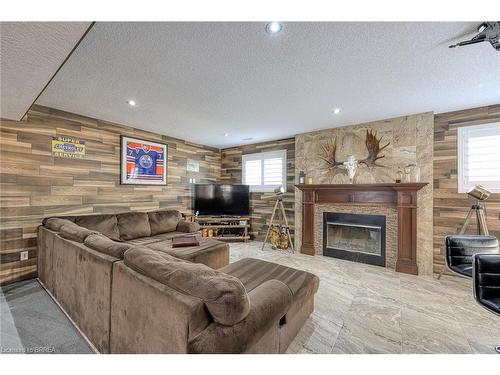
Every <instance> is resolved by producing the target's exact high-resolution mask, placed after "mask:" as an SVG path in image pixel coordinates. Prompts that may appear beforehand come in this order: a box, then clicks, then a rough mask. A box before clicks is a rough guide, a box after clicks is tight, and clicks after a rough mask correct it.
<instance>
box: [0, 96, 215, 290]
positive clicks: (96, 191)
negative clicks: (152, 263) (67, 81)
mask: <svg viewBox="0 0 500 375" xmlns="http://www.w3.org/2000/svg"><path fill="white" fill-rule="evenodd" d="M0 132H1V133H0V159H1V162H0V173H1V174H0V181H1V194H0V202H1V208H0V210H1V211H0V213H1V221H0V284H7V283H11V282H14V281H18V280H23V279H28V278H32V277H35V276H36V262H37V250H36V229H37V226H38V225H39V224H40V222H41V219H42V218H43V217H45V216H50V215H65V214H87V213H94V212H100V213H105V212H106V213H116V212H123V211H130V210H153V209H158V208H163V207H168V208H173V209H178V210H180V211H182V212H186V213H187V212H190V209H191V189H190V184H189V183H188V179H189V178H190V177H194V178H196V182H206V183H214V182H217V180H218V179H219V177H220V151H219V150H218V149H215V148H210V147H205V146H201V145H196V144H192V143H189V142H185V141H182V140H179V139H174V138H170V137H167V136H162V135H159V134H155V133H151V132H145V131H141V130H138V129H133V128H130V127H126V126H121V125H118V124H113V123H109V122H104V121H99V120H96V119H91V118H88V117H83V116H79V115H75V114H70V113H66V112H62V111H59V110H54V109H49V108H44V107H39V106H35V107H33V108H32V109H31V110H30V111H29V112H28V115H27V118H25V119H24V120H23V121H21V122H17V121H8V120H2V121H1V122H0ZM56 135H58V136H71V137H74V138H78V139H82V140H85V142H86V157H85V159H83V160H75V159H62V158H54V157H52V154H51V139H52V136H56ZM120 135H129V136H137V137H140V138H145V139H151V140H154V141H159V142H163V143H167V144H168V186H166V187H158V186H130V185H126V186H125V185H124V186H122V185H120V180H119V177H120ZM187 158H191V159H195V160H198V161H199V162H200V172H199V173H192V172H186V159H187ZM22 250H28V251H29V258H28V260H26V261H22V262H21V261H20V260H19V259H20V251H22Z"/></svg>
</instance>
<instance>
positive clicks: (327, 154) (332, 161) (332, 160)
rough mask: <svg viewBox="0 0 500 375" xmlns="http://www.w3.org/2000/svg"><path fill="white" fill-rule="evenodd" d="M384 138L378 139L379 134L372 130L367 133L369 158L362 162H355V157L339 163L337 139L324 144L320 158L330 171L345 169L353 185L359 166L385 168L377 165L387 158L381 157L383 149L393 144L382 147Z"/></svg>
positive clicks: (388, 143)
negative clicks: (338, 168) (381, 142)
mask: <svg viewBox="0 0 500 375" xmlns="http://www.w3.org/2000/svg"><path fill="white" fill-rule="evenodd" d="M381 140H382V137H380V138H377V132H373V131H372V130H367V131H366V140H365V145H366V149H367V150H368V156H367V157H366V158H364V159H362V160H355V158H354V156H352V155H351V156H349V157H348V160H347V161H344V162H342V161H338V160H337V158H336V152H337V137H334V138H333V140H329V141H327V142H326V144H322V145H321V148H322V150H323V154H322V155H320V158H321V159H322V160H324V161H325V162H326V164H327V165H326V167H327V168H328V169H333V168H337V167H340V168H343V169H345V170H346V171H347V173H348V177H349V180H350V181H351V183H352V182H353V179H354V174H355V173H356V169H357V167H358V165H359V164H364V165H366V166H367V167H369V168H373V167H375V166H377V167H383V165H380V164H378V163H377V161H378V160H380V159H382V158H384V157H385V155H380V153H381V152H382V150H383V149H385V148H386V147H387V146H389V145H390V144H391V142H387V144H385V145H384V146H382V147H380V141H381Z"/></svg>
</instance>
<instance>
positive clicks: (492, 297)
mask: <svg viewBox="0 0 500 375" xmlns="http://www.w3.org/2000/svg"><path fill="white" fill-rule="evenodd" d="M472 264H473V278H472V280H473V285H474V286H473V288H474V298H475V300H476V302H477V303H478V304H479V305H481V306H482V307H484V308H485V309H487V310H489V311H491V312H493V313H495V314H497V315H498V316H499V317H500V254H476V255H474V257H473V262H472ZM499 321H500V318H499ZM495 350H496V351H497V353H499V354H500V345H497V346H496V347H495Z"/></svg>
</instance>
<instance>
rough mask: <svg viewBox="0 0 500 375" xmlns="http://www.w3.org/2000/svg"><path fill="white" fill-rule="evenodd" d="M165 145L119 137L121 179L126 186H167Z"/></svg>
mask: <svg viewBox="0 0 500 375" xmlns="http://www.w3.org/2000/svg"><path fill="white" fill-rule="evenodd" d="M167 151H168V150H167V145H166V144H163V143H158V142H152V141H148V140H145V139H139V138H132V137H126V136H121V163H120V164H121V166H120V168H121V173H120V176H121V179H120V182H121V183H122V184H127V185H166V184H167V155H168V154H167Z"/></svg>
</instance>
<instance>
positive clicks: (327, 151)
mask: <svg viewBox="0 0 500 375" xmlns="http://www.w3.org/2000/svg"><path fill="white" fill-rule="evenodd" d="M321 148H322V149H323V155H320V156H319V157H320V158H321V159H323V160H324V161H326V162H327V163H328V168H335V167H338V166H339V165H342V162H340V161H337V160H335V153H336V152H337V137H335V138H333V141H332V140H329V141H326V145H324V144H322V145H321Z"/></svg>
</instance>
